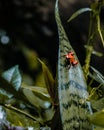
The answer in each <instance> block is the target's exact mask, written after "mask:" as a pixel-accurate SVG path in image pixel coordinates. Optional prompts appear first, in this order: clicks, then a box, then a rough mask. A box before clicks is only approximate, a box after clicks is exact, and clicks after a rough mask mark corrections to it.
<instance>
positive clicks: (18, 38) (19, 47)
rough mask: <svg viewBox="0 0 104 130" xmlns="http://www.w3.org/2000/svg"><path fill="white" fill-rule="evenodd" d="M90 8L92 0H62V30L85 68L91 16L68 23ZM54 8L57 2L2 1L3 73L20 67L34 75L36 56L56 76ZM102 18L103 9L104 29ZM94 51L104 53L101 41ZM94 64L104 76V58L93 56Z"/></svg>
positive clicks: (0, 40)
mask: <svg viewBox="0 0 104 130" xmlns="http://www.w3.org/2000/svg"><path fill="white" fill-rule="evenodd" d="M90 4H91V0H85V1H83V0H60V15H61V19H62V22H63V26H64V28H65V31H66V32H67V35H68V38H69V40H70V42H71V45H72V46H73V48H74V49H75V51H76V53H77V55H78V58H79V60H80V62H81V64H82V65H84V60H85V48H84V44H86V41H87V38H88V27H89V13H84V14H81V15H80V16H78V17H77V18H76V19H75V20H74V21H72V22H71V23H70V24H69V23H68V22H67V20H68V18H69V17H70V16H71V15H72V14H73V13H74V12H75V11H77V10H78V9H80V8H82V7H83V8H84V7H89V6H90ZM54 6H55V0H0V72H3V71H4V70H6V69H9V68H10V67H12V66H14V65H16V64H18V65H19V66H20V69H21V70H22V71H23V72H24V73H27V74H28V73H29V74H32V75H35V73H36V69H35V67H34V66H33V68H32V65H30V66H29V64H30V63H29V59H32V58H33V60H34V56H38V57H39V58H41V59H43V60H45V61H46V62H47V64H48V66H49V68H50V69H51V71H52V73H53V75H54V76H55V74H56V68H57V67H56V66H57V55H58V33H57V26H56V22H55V16H54ZM103 18H104V8H102V11H101V23H102V26H103V23H104V19H103ZM103 27H104V26H103ZM94 48H95V49H96V51H100V52H102V53H104V48H103V46H102V43H101V42H100V41H99V40H98V39H96V44H95V45H94ZM31 64H34V62H32V63H31ZM91 64H92V65H93V66H94V67H96V68H97V69H98V70H99V71H100V72H101V73H102V74H104V67H103V66H104V56H102V57H100V58H99V57H97V56H94V55H93V56H92V61H91ZM102 70H103V71H102Z"/></svg>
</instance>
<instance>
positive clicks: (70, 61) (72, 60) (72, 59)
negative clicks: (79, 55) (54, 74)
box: [65, 52, 78, 67]
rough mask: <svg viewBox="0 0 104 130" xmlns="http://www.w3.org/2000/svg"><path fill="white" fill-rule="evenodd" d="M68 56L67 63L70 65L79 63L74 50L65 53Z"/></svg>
mask: <svg viewBox="0 0 104 130" xmlns="http://www.w3.org/2000/svg"><path fill="white" fill-rule="evenodd" d="M65 57H66V64H67V65H68V66H69V67H70V66H71V65H72V66H75V65H77V64H78V61H77V60H76V59H75V57H74V52H69V53H68V54H66V55H65Z"/></svg>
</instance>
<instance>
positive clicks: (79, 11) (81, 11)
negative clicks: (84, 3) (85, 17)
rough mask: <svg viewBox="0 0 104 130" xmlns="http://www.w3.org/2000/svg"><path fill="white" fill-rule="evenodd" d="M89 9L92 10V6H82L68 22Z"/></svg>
mask: <svg viewBox="0 0 104 130" xmlns="http://www.w3.org/2000/svg"><path fill="white" fill-rule="evenodd" d="M88 11H92V9H91V8H81V9H79V10H78V11H76V12H75V13H74V14H73V15H72V16H71V17H70V18H69V19H68V22H70V21H72V20H73V19H75V18H76V17H77V16H79V15H80V14H82V13H84V12H88Z"/></svg>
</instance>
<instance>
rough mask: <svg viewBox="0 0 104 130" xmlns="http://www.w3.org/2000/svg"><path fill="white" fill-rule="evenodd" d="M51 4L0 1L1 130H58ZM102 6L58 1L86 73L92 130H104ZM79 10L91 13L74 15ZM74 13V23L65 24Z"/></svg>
mask: <svg viewBox="0 0 104 130" xmlns="http://www.w3.org/2000/svg"><path fill="white" fill-rule="evenodd" d="M54 5H55V1H54V0H53V1H51V0H50V1H48V0H34V1H30V0H24V1H20V0H11V1H7V0H2V1H0V17H1V20H0V72H1V73H0V104H1V106H0V123H1V129H7V128H8V129H13V128H15V127H16V128H17V129H18V130H20V129H29V128H30V129H31V128H32V129H37V130H38V129H42V130H44V129H46V130H49V129H50V128H52V129H53V130H55V129H58V128H57V127H59V128H60V129H61V127H60V124H61V123H60V117H59V116H56V115H58V112H59V110H58V99H57V78H56V72H57V67H56V66H57V60H58V59H57V50H58V34H57V28H56V23H55V17H54ZM103 5H104V2H103V1H101V4H99V2H98V1H84V2H83V0H80V1H77V0H75V1H74V2H72V1H70V0H66V1H64V0H60V14H61V18H62V22H63V26H64V27H65V30H66V32H67V34H68V37H69V40H70V42H71V43H72V46H73V48H74V49H75V51H76V53H77V55H78V57H79V60H80V62H81V64H82V66H83V67H84V70H85V76H86V81H87V83H88V89H89V93H90V96H89V99H88V100H90V102H91V103H92V108H93V111H94V114H93V115H92V116H88V118H89V120H90V121H91V123H93V124H95V125H97V126H99V127H96V128H95V130H100V129H101V130H103V128H101V127H104V121H103V119H104V110H103V109H104V99H103V98H104V94H103V91H104V76H103V75H104V69H103V66H104V55H102V54H103V53H104V48H103V44H102V43H103V39H101V34H102V36H103V30H104V29H103V22H104V21H103V17H104V6H103ZM84 7H87V8H91V9H92V11H91V12H89V11H88V12H83V11H82V12H81V13H80V14H79V13H78V12H76V11H77V10H79V9H81V8H84ZM75 12H76V13H75ZM73 13H74V19H73V20H72V21H71V22H70V23H68V22H67V20H68V19H69V18H70V16H72V14H73ZM89 19H90V20H89ZM99 20H100V27H99ZM83 21H84V22H83ZM89 25H90V27H89ZM88 27H89V29H88ZM99 29H100V31H99ZM88 33H89V35H88ZM100 33H101V34H100ZM99 34H100V35H99ZM39 58H40V59H41V60H40V59H39ZM47 66H48V67H47ZM56 117H57V118H56ZM57 124H59V125H57Z"/></svg>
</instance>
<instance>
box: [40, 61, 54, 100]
mask: <svg viewBox="0 0 104 130" xmlns="http://www.w3.org/2000/svg"><path fill="white" fill-rule="evenodd" d="M38 60H39V62H40V63H41V65H42V70H43V75H44V81H45V84H46V88H47V90H48V92H49V94H50V96H51V98H52V100H54V79H53V76H52V74H51V72H50V71H49V69H48V68H47V66H46V65H45V64H44V62H42V61H41V60H40V59H38Z"/></svg>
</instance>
